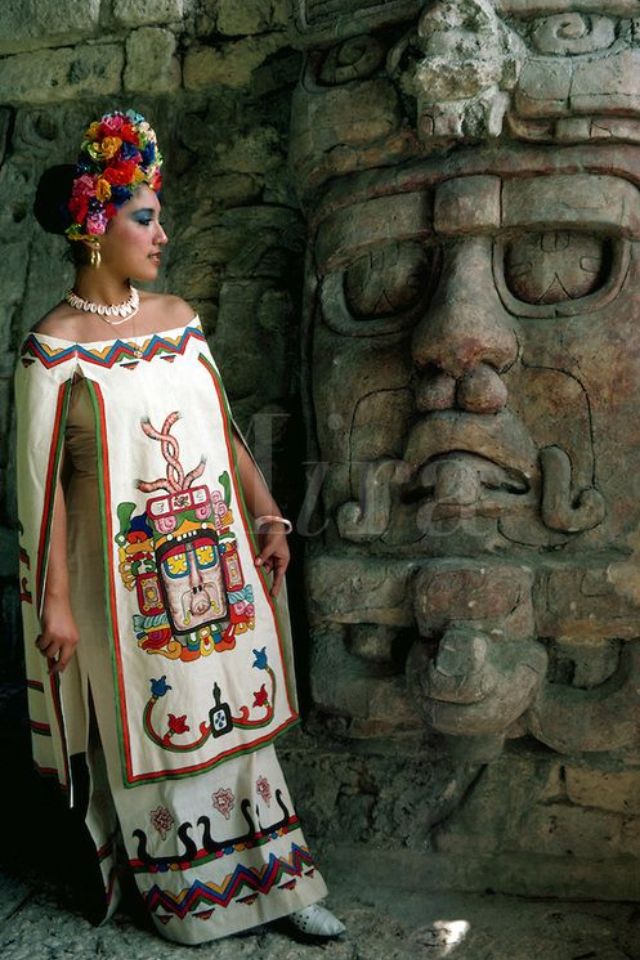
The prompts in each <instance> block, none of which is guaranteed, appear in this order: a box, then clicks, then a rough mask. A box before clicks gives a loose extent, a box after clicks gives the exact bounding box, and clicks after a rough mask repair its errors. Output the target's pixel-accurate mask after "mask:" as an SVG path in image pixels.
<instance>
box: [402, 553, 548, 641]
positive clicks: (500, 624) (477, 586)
mask: <svg viewBox="0 0 640 960" xmlns="http://www.w3.org/2000/svg"><path fill="white" fill-rule="evenodd" d="M532 582H533V572H532V570H531V569H529V568H528V567H523V566H520V567H517V566H512V565H505V566H501V565H499V564H482V563H473V562H471V563H469V562H464V561H460V562H455V561H445V562H443V563H441V564H438V565H437V566H435V565H434V566H433V567H428V568H426V569H425V570H422V571H421V572H420V574H419V575H418V577H417V580H416V588H415V598H416V599H415V604H416V619H417V621H418V626H419V629H420V632H421V634H422V635H423V636H430V635H431V634H433V633H439V632H441V631H442V630H444V629H446V627H448V626H449V625H450V624H455V623H467V622H468V623H471V624H473V626H474V627H476V628H477V629H480V630H484V631H486V632H487V633H489V634H490V635H491V636H492V637H496V638H498V639H499V638H500V637H504V638H507V639H519V638H526V637H530V636H531V635H532V634H533V609H532V605H531V585H532Z"/></svg>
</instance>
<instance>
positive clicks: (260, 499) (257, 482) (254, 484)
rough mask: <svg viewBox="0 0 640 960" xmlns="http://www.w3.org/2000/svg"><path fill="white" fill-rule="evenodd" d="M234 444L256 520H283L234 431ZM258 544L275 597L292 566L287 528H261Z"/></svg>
mask: <svg viewBox="0 0 640 960" xmlns="http://www.w3.org/2000/svg"><path fill="white" fill-rule="evenodd" d="M233 442H234V446H235V451H236V459H237V462H238V470H239V472H240V482H241V483H242V489H243V492H244V498H245V500H246V503H247V506H248V507H249V510H250V511H251V515H252V516H253V517H261V516H273V517H279V516H281V513H280V508H279V507H278V504H277V503H276V502H275V500H274V499H273V497H272V496H271V494H270V493H269V490H268V489H267V487H266V485H265V483H264V480H263V479H262V477H261V476H260V473H259V472H258V470H257V468H256V465H255V463H254V462H253V460H252V459H251V456H250V454H249V453H248V451H247V449H246V448H245V445H244V443H243V442H242V440H241V439H240V438H239V437H238V435H237V434H236V433H235V431H234V434H233ZM258 543H259V544H260V553H259V554H258V556H257V557H256V561H255V562H256V566H257V567H259V566H263V567H264V569H265V570H266V571H267V572H269V573H270V572H271V570H273V585H272V587H271V596H272V597H276V596H277V595H278V593H279V591H280V587H281V585H282V581H283V579H284V575H285V571H286V569H287V567H288V566H289V560H290V558H291V555H290V553H289V546H288V544H287V538H286V535H285V532H284V524H282V523H278V522H274V523H271V524H269V525H265V526H261V528H260V530H259V532H258Z"/></svg>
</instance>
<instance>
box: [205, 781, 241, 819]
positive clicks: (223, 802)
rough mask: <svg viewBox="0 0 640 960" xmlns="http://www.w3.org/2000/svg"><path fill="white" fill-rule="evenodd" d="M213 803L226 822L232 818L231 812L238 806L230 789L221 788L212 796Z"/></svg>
mask: <svg viewBox="0 0 640 960" xmlns="http://www.w3.org/2000/svg"><path fill="white" fill-rule="evenodd" d="M211 802H212V804H213V806H214V807H215V809H216V810H217V811H218V813H221V814H222V816H223V817H224V818H225V820H229V819H230V817H231V811H232V810H233V808H234V807H235V805H236V798H235V797H234V795H233V791H232V790H230V789H229V787H219V788H218V790H216V792H215V793H212V794H211Z"/></svg>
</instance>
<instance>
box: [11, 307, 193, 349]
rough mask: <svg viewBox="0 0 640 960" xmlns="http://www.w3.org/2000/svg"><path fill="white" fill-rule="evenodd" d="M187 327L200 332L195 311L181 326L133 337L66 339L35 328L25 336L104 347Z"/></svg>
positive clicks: (82, 345)
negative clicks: (40, 331)
mask: <svg viewBox="0 0 640 960" xmlns="http://www.w3.org/2000/svg"><path fill="white" fill-rule="evenodd" d="M189 327H194V328H195V329H197V330H200V331H201V332H202V325H201V323H200V317H199V315H198V314H197V313H196V314H195V316H193V317H192V318H191V320H189V323H185V324H183V325H182V326H181V327H170V328H168V329H167V330H151V331H150V332H149V333H140V334H136V336H134V337H127V336H120V337H111V339H109V340H66V339H65V338H64V337H54V336H52V335H51V334H49V333H38V331H37V330H30V331H29V333H28V334H27V338H28V337H35V338H36V339H37V340H53V341H54V342H55V343H66V344H67V346H74V347H104V346H106V345H107V344H109V343H118V342H120V343H132V342H135V341H137V340H148V339H149V338H150V337H166V336H169V335H170V334H172V333H180V332H181V331H183V330H187V329H188V328H189Z"/></svg>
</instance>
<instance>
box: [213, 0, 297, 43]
mask: <svg viewBox="0 0 640 960" xmlns="http://www.w3.org/2000/svg"><path fill="white" fill-rule="evenodd" d="M288 6H289V4H288V3H287V2H286V0H275V2H274V0H243V2H242V3H238V2H237V0H218V4H217V7H218V18H217V28H218V30H219V31H220V33H224V34H226V35H227V36H236V37H237V36H240V35H241V34H249V33H263V32H264V31H265V30H273V29H274V28H277V27H284V26H286V24H287V14H288V9H287V8H288Z"/></svg>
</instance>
